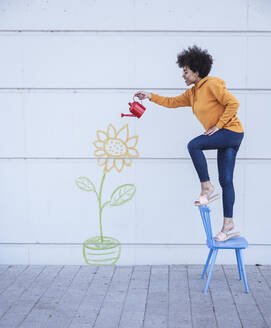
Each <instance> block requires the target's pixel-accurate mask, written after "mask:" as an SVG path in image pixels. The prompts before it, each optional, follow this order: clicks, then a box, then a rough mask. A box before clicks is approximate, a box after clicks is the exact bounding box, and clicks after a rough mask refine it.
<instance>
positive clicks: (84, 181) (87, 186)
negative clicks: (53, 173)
mask: <svg viewBox="0 0 271 328" xmlns="http://www.w3.org/2000/svg"><path fill="white" fill-rule="evenodd" d="M75 183H76V185H77V187H78V188H80V189H81V190H84V191H88V192H90V191H94V190H95V186H94V184H93V182H91V181H90V180H89V179H88V178H86V177H79V178H77V179H76V180H75Z"/></svg>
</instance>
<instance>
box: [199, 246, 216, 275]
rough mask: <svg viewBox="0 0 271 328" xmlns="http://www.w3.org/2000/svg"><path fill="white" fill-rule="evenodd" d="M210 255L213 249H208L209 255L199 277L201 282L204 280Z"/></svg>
mask: <svg viewBox="0 0 271 328" xmlns="http://www.w3.org/2000/svg"><path fill="white" fill-rule="evenodd" d="M212 254H213V249H210V252H209V255H208V257H207V260H206V263H205V267H204V269H203V272H202V275H201V280H203V279H204V276H205V273H206V271H207V268H208V265H209V262H210V259H211V257H212Z"/></svg>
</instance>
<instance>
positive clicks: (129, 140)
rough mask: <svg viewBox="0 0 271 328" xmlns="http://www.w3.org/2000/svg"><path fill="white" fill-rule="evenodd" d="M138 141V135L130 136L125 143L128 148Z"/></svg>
mask: <svg viewBox="0 0 271 328" xmlns="http://www.w3.org/2000/svg"><path fill="white" fill-rule="evenodd" d="M137 142H138V136H134V137H131V138H128V140H127V142H126V145H127V147H128V148H134V147H135V146H136V145H137Z"/></svg>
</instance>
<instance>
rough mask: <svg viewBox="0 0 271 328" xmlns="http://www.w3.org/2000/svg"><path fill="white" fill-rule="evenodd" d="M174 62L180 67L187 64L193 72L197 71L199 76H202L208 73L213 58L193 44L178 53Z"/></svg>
mask: <svg viewBox="0 0 271 328" xmlns="http://www.w3.org/2000/svg"><path fill="white" fill-rule="evenodd" d="M176 63H177V64H178V66H179V67H180V68H181V67H184V66H188V67H189V68H190V69H191V71H193V72H194V73H196V72H198V73H199V77H200V78H204V77H205V76H207V75H208V74H209V73H210V70H211V68H212V64H213V58H212V56H211V55H210V54H209V53H208V51H207V50H202V49H200V48H199V47H197V46H196V45H194V46H193V47H188V50H183V51H182V52H181V53H179V54H178V56H177V62H176Z"/></svg>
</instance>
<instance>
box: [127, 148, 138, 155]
mask: <svg viewBox="0 0 271 328" xmlns="http://www.w3.org/2000/svg"><path fill="white" fill-rule="evenodd" d="M128 153H129V154H128V156H129V157H138V156H139V152H138V151H137V150H136V149H134V148H128Z"/></svg>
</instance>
